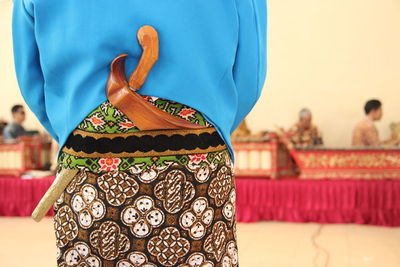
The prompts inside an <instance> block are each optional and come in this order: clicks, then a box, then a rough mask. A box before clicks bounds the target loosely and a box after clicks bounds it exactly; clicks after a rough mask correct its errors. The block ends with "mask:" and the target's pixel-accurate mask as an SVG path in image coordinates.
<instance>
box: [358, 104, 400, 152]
mask: <svg viewBox="0 0 400 267" xmlns="http://www.w3.org/2000/svg"><path fill="white" fill-rule="evenodd" d="M364 111H365V114H366V117H365V118H364V119H363V120H362V121H360V122H359V123H358V124H357V125H356V126H355V128H354V130H353V140H352V145H353V146H356V147H378V146H382V145H387V146H394V145H399V144H400V139H398V138H397V139H389V140H386V141H381V140H380V138H379V131H378V128H376V126H375V123H374V122H375V121H379V120H380V119H381V118H382V115H383V110H382V103H381V101H379V100H377V99H371V100H369V101H367V103H366V104H365V106H364Z"/></svg>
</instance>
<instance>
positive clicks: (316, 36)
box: [0, 0, 400, 146]
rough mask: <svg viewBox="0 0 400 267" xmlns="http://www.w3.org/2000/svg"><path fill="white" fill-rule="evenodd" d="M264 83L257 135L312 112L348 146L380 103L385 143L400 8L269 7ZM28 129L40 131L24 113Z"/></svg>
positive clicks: (7, 40)
mask: <svg viewBox="0 0 400 267" xmlns="http://www.w3.org/2000/svg"><path fill="white" fill-rule="evenodd" d="M11 8H12V2H11V0H0V90H1V97H0V117H5V118H7V119H9V109H10V107H11V106H12V105H13V104H14V103H18V102H22V98H21V96H20V93H19V90H18V86H17V84H16V80H15V74H14V67H13V62H12V39H11ZM268 8H269V32H268V77H267V82H266V86H265V89H264V92H263V95H262V97H261V99H260V101H259V102H258V104H257V105H256V107H255V108H254V110H253V111H252V113H251V114H250V115H249V117H248V124H249V126H250V127H251V128H252V129H253V130H254V131H259V130H262V129H274V125H280V126H284V127H288V126H290V125H291V124H292V123H293V122H294V121H295V120H296V118H297V112H298V110H299V109H301V108H302V107H309V108H310V109H311V110H312V111H313V112H314V117H315V122H316V124H317V125H318V126H319V127H320V129H321V130H322V132H323V135H324V138H325V143H326V144H327V145H328V146H347V145H349V144H350V136H351V130H352V127H353V125H354V124H355V123H356V122H357V121H358V120H360V119H361V118H362V117H363V112H362V108H363V105H364V102H365V101H366V100H368V99H369V98H375V97H376V98H379V99H381V100H382V101H383V103H384V113H385V114H384V117H383V120H382V121H381V122H379V123H378V127H379V129H380V132H381V136H382V137H383V138H387V137H388V136H389V128H388V126H389V123H390V122H392V121H400V111H399V108H398V103H399V100H400V99H399V98H400V92H399V89H400V1H398V0H379V1H378V0H301V1H300V0H269V1H268ZM26 125H27V126H28V128H32V127H37V126H38V125H39V124H38V122H37V120H36V119H35V118H34V116H33V114H28V120H27V122H26Z"/></svg>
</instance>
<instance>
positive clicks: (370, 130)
mask: <svg viewBox="0 0 400 267" xmlns="http://www.w3.org/2000/svg"><path fill="white" fill-rule="evenodd" d="M380 144H381V143H380V140H379V132H378V129H377V128H376V126H375V124H374V122H373V121H372V120H369V119H364V120H362V121H360V122H359V123H357V125H356V126H355V127H354V130H353V138H352V146H356V147H374V146H379V145H380Z"/></svg>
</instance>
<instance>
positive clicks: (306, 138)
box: [288, 108, 323, 147]
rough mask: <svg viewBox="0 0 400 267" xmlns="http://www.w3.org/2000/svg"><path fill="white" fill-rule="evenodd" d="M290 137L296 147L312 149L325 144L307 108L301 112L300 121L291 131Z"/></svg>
mask: <svg viewBox="0 0 400 267" xmlns="http://www.w3.org/2000/svg"><path fill="white" fill-rule="evenodd" d="M288 136H289V138H290V141H291V142H292V143H293V144H294V145H295V146H296V147H311V146H317V145H322V143H323V142H322V137H321V135H320V133H319V131H318V128H317V126H315V125H314V124H313V123H312V113H311V111H310V110H309V109H307V108H304V109H302V110H301V111H300V113H299V121H298V122H297V123H296V124H294V125H293V126H292V127H291V128H290V129H289V132H288Z"/></svg>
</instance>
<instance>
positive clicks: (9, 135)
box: [3, 105, 27, 143]
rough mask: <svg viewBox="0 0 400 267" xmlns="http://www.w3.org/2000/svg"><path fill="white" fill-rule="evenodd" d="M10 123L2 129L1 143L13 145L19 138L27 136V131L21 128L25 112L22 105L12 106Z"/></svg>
mask: <svg viewBox="0 0 400 267" xmlns="http://www.w3.org/2000/svg"><path fill="white" fill-rule="evenodd" d="M11 114H12V122H10V123H9V124H8V125H7V126H5V127H4V130H3V141H4V142H5V143H15V142H16V141H17V138H18V137H20V136H25V135H27V131H26V130H25V128H24V127H23V126H22V123H23V122H24V121H25V118H26V116H25V110H24V107H23V106H22V105H14V106H13V107H12V108H11Z"/></svg>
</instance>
